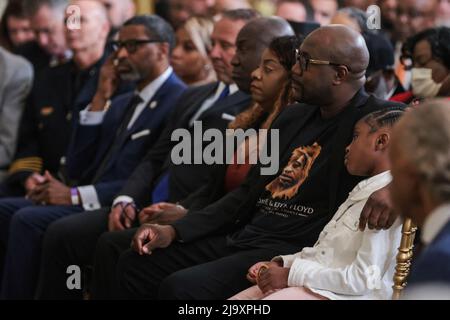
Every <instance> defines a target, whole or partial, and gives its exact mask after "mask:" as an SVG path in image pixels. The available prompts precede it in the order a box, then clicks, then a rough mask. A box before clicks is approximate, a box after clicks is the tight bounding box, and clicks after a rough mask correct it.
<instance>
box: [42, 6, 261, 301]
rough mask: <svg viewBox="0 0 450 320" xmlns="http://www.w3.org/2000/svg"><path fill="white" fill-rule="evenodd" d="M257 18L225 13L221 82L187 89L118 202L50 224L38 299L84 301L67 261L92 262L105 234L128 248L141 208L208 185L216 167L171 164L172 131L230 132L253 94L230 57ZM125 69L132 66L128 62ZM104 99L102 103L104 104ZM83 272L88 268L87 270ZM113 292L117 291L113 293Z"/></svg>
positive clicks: (216, 45) (220, 30) (216, 39)
mask: <svg viewBox="0 0 450 320" xmlns="http://www.w3.org/2000/svg"><path fill="white" fill-rule="evenodd" d="M257 16H258V14H257V13H256V12H255V11H254V10H249V9H243V10H231V11H227V12H225V13H224V14H223V16H222V18H221V19H219V20H218V21H217V22H216V23H215V26H214V31H213V34H212V43H213V48H212V50H211V52H210V57H211V60H212V61H213V65H214V69H215V71H216V73H217V75H218V78H219V82H216V83H212V84H206V85H202V86H196V87H192V88H189V89H188V90H186V92H185V93H184V94H183V96H182V97H180V99H179V102H178V103H177V106H176V107H175V108H176V109H175V110H174V112H173V115H172V116H171V118H170V121H169V122H168V124H167V127H166V128H165V130H164V132H163V133H162V134H161V136H160V137H159V139H158V142H156V143H155V145H154V146H153V147H152V148H149V149H148V153H147V155H146V156H145V157H144V159H143V160H142V161H141V163H140V164H139V166H138V167H137V168H136V170H135V171H134V172H133V174H132V175H131V176H130V178H129V179H128V181H127V183H126V184H125V186H124V187H123V189H122V190H120V192H119V193H118V196H117V197H116V198H115V199H114V202H113V205H112V206H108V207H105V208H102V209H100V210H97V211H95V212H86V213H81V214H79V215H74V216H70V217H67V218H63V219H61V220H59V221H56V222H55V223H54V224H52V225H51V226H50V227H49V229H48V230H47V232H46V235H45V238H44V245H43V257H42V268H41V270H42V272H41V275H40V281H39V282H40V285H39V289H38V294H37V297H38V298H39V299H80V298H81V297H82V290H68V289H67V287H66V285H65V283H66V280H65V279H66V277H67V275H66V268H67V266H66V264H67V263H66V261H69V260H70V261H72V262H71V263H73V262H74V261H76V264H78V265H80V266H85V265H92V263H93V256H94V252H95V248H96V243H97V240H98V239H99V238H100V236H101V235H102V234H103V233H105V232H106V233H107V234H108V235H110V236H112V237H119V238H120V241H119V242H118V248H119V247H120V248H122V247H123V242H125V243H126V244H125V248H127V247H128V246H129V243H130V239H131V236H132V233H130V232H129V231H130V228H132V227H135V226H136V223H138V213H139V210H138V208H144V207H146V206H148V205H151V204H152V203H153V202H155V203H157V202H161V201H167V200H170V201H173V202H174V203H175V202H177V201H180V200H182V199H184V198H186V197H188V196H189V195H190V194H192V193H194V192H195V191H196V190H198V189H199V188H200V187H202V186H203V185H204V184H206V183H207V181H208V178H209V176H210V175H211V172H212V171H213V170H215V166H211V165H207V164H202V165H194V164H192V165H189V164H185V165H174V164H172V163H171V157H170V153H171V150H172V148H173V147H174V146H175V145H176V144H177V142H176V141H172V133H173V131H174V130H176V129H185V130H188V131H189V132H190V133H191V134H192V135H194V130H195V127H194V125H193V124H194V122H195V121H201V123H202V127H203V128H204V129H205V130H206V129H211V128H214V129H215V130H221V131H223V132H225V129H226V128H227V127H228V124H229V122H230V117H233V116H235V115H236V114H238V113H240V112H242V111H243V110H245V109H246V108H248V107H249V106H250V97H249V95H248V94H246V93H245V92H242V91H240V90H239V88H238V87H237V85H236V84H235V83H234V82H233V78H232V71H233V66H232V62H231V61H232V59H233V56H234V55H235V52H236V45H235V43H236V37H237V35H238V33H239V31H240V30H241V29H242V27H243V26H244V25H246V24H247V23H248V22H249V21H251V20H253V19H254V18H255V17H257ZM138 39H144V38H138ZM120 40H121V41H119V42H117V43H114V45H115V46H116V47H124V48H126V47H128V50H131V51H133V50H134V49H136V48H137V47H142V46H148V45H150V46H151V45H152V44H151V43H150V44H143V43H137V42H127V41H123V39H120ZM138 50H139V49H138ZM255 51H256V50H255ZM258 51H259V50H258ZM261 51H262V49H261ZM259 54H261V53H259ZM258 60H259V58H255V59H254V60H253V61H252V64H253V66H255V65H256V64H257V61H258ZM119 66H120V62H119ZM123 68H124V70H125V69H129V70H130V68H127V67H126V65H124V66H123ZM255 68H256V67H255ZM251 71H253V69H252V70H251ZM132 75H133V72H129V75H127V77H130V76H132ZM248 79H250V74H248ZM248 86H249V85H248ZM104 102H105V101H104V100H103V101H101V102H100V103H99V106H102V105H103V104H104ZM195 143H202V144H203V143H204V142H203V141H198V142H197V141H196V142H195ZM192 156H194V153H193V154H192ZM192 159H193V158H192ZM108 231H111V232H108ZM118 231H121V232H118ZM131 232H133V233H134V231H131ZM124 236H125V237H124ZM84 270H86V269H84V268H83V271H84ZM111 285H112V284H111ZM83 289H86V288H85V287H84V288H83ZM106 290H108V289H106ZM102 294H103V293H102ZM109 294H110V295H112V294H113V291H112V290H111V292H110V293H109Z"/></svg>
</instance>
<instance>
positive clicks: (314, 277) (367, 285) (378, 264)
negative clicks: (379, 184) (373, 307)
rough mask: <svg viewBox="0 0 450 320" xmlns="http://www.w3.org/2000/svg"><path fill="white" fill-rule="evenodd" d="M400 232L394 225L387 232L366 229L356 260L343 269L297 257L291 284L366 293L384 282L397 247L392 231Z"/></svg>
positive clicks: (289, 280)
mask: <svg viewBox="0 0 450 320" xmlns="http://www.w3.org/2000/svg"><path fill="white" fill-rule="evenodd" d="M397 231H398V232H400V231H399V228H394V227H392V228H391V229H389V230H386V231H376V230H366V231H364V232H363V235H362V236H363V238H362V242H361V247H360V248H359V250H358V253H357V256H356V259H355V260H354V261H353V262H352V263H351V264H350V265H347V266H345V267H342V268H330V267H327V266H324V265H322V264H320V263H318V262H315V261H310V260H304V259H295V260H294V262H293V263H292V266H291V270H290V272H289V279H288V285H289V286H292V287H294V286H305V287H307V288H311V289H320V290H327V291H331V292H334V293H337V294H346V295H364V294H367V293H368V292H369V291H371V290H373V289H374V287H373V285H374V284H378V283H381V278H382V276H383V273H384V272H385V265H386V259H387V257H388V256H389V254H388V253H389V252H391V251H392V248H394V247H395V248H396V247H397V246H398V244H393V243H392V240H393V237H392V236H391V235H392V232H397ZM377 274H378V275H379V276H377ZM374 281H375V283H374ZM378 281H380V282H378ZM377 286H378V285H377Z"/></svg>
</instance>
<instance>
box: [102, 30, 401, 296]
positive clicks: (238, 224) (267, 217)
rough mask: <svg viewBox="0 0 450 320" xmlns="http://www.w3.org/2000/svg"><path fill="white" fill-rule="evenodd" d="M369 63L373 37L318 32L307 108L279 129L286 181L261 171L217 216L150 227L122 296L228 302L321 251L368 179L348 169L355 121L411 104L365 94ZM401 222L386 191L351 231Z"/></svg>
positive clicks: (305, 62) (306, 82)
mask: <svg viewBox="0 0 450 320" xmlns="http://www.w3.org/2000/svg"><path fill="white" fill-rule="evenodd" d="M368 62H369V53H368V50H367V46H366V44H365V41H364V38H363V37H362V36H361V35H360V34H359V33H357V32H356V31H354V30H352V29H350V28H348V27H346V26H341V25H331V26H327V27H322V28H320V29H317V30H316V31H314V32H312V33H311V34H310V35H309V36H308V37H307V38H306V39H305V40H304V42H303V44H302V45H301V47H300V48H299V53H298V63H297V64H296V65H295V66H294V68H293V70H292V73H293V75H292V80H293V86H292V88H293V91H294V97H295V98H296V100H297V101H299V102H300V104H296V105H292V106H290V107H288V108H286V109H285V111H284V112H283V113H282V114H281V115H280V116H279V117H278V118H277V120H276V121H275V122H274V124H273V126H272V129H278V130H279V147H280V149H279V150H280V164H281V166H280V171H279V173H277V174H275V175H272V176H260V175H259V173H260V168H258V166H256V167H255V168H254V169H253V170H252V171H251V172H250V173H249V175H248V176H247V179H246V181H245V182H244V183H243V184H242V185H241V186H240V187H239V188H237V189H236V190H234V191H233V192H231V193H229V194H228V195H226V196H225V197H224V198H222V199H221V200H220V201H218V202H216V203H214V204H212V205H210V206H208V207H207V208H204V209H202V210H198V211H193V212H189V214H187V215H186V216H184V217H183V218H182V219H180V220H178V221H176V222H175V223H172V224H171V225H166V226H161V225H144V226H142V227H141V228H140V229H139V230H138V232H137V233H136V235H135V237H134V240H133V244H132V249H130V250H128V251H126V252H124V253H122V254H121V255H120V257H119V259H118V262H117V268H116V270H115V271H116V273H115V275H116V276H117V277H118V278H117V279H118V282H117V285H118V287H119V291H120V297H126V298H140V299H142V298H146V299H169V300H173V299H182V300H189V299H226V298H229V297H230V296H232V295H233V294H235V293H237V292H239V291H240V290H242V289H244V288H248V287H249V286H250V284H249V283H248V281H247V280H246V278H245V275H246V274H247V271H248V269H249V267H251V266H252V265H253V264H254V263H256V262H259V261H270V260H271V259H272V258H273V257H275V256H278V255H280V254H281V255H283V254H291V253H293V252H295V250H299V249H301V248H303V247H305V246H312V245H313V244H314V243H315V242H316V240H317V238H318V235H319V233H320V232H321V231H322V230H323V228H324V226H325V224H326V223H327V222H328V221H329V220H330V218H331V216H332V213H333V212H335V210H336V209H337V208H338V207H339V205H340V204H341V203H342V202H343V201H344V199H345V198H346V197H347V196H348V193H349V191H350V190H351V189H352V188H354V187H355V186H356V184H357V183H358V182H359V181H360V180H361V177H354V176H350V175H349V174H348V173H347V172H346V170H345V167H344V156H345V148H346V146H347V145H348V144H349V143H350V141H351V139H352V129H353V126H354V124H355V122H356V121H358V119H360V118H361V117H363V116H364V115H366V114H368V113H370V112H373V111H375V110H379V109H383V108H387V107H390V106H392V107H393V106H401V105H399V104H395V103H390V102H386V101H382V100H379V99H377V98H375V97H373V96H368V95H367V94H366V93H365V91H364V88H363V87H364V83H365V73H366V68H367V66H368ZM269 139H270V138H269ZM268 143H269V142H268ZM312 146H315V147H316V148H317V150H318V154H317V157H316V158H315V160H314V161H313V163H311V165H310V166H309V167H308V169H307V170H308V171H307V172H306V176H307V178H306V179H305V180H304V181H303V182H302V183H301V185H299V188H298V190H297V191H296V193H295V194H292V195H291V196H290V197H289V198H285V197H283V198H276V197H273V196H272V195H271V193H270V190H269V189H270V188H269V186H270V184H271V182H272V181H274V180H276V179H277V178H279V175H280V174H282V173H283V170H282V168H283V167H284V166H286V165H287V164H288V162H289V159H290V158H291V155H292V154H293V153H295V152H296V151H297V150H298V149H299V148H307V147H312ZM395 218H396V217H395V215H393V214H392V211H391V210H390V206H389V199H388V195H387V192H386V190H383V191H381V192H378V193H377V194H373V195H372V196H371V199H370V200H369V201H368V202H367V205H366V207H365V208H364V209H363V212H362V215H361V220H360V224H359V226H358V225H351V226H349V228H352V229H358V227H359V228H361V229H364V228H366V226H367V225H368V226H369V227H370V228H377V229H380V228H384V227H386V228H387V227H389V226H390V225H392V223H393V222H394V221H395ZM99 245H100V242H99ZM183 257H189V259H184V258H183ZM326 258H327V257H326V256H324V259H326ZM99 264H103V263H102V262H100V261H99ZM283 267H284V266H282V265H278V266H273V265H271V266H270V269H274V270H270V273H271V274H272V275H273V278H271V279H270V282H268V283H266V284H267V285H268V288H269V290H276V289H281V288H284V287H286V286H288V279H285V278H281V281H280V278H279V277H277V276H276V275H278V276H280V275H283V276H284V275H285V274H286V272H285V271H286V270H281V271H280V269H283ZM105 268H106V266H105ZM99 270H100V269H99ZM102 270H103V271H104V269H102ZM272 271H273V273H272ZM277 271H278V272H277ZM272 280H273V281H272Z"/></svg>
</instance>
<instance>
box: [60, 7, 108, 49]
mask: <svg viewBox="0 0 450 320" xmlns="http://www.w3.org/2000/svg"><path fill="white" fill-rule="evenodd" d="M70 5H71V6H75V7H77V8H79V13H80V14H81V28H71V27H70V25H68V26H67V28H66V30H67V32H66V38H67V43H68V45H69V47H70V48H71V49H72V50H73V51H74V53H75V54H77V52H85V51H98V52H100V51H101V52H103V50H104V47H105V44H106V39H107V37H108V33H109V30H110V25H109V20H108V15H107V13H106V9H105V7H104V6H103V5H102V4H101V3H100V2H98V1H94V0H72V1H71V2H70ZM74 14H77V12H76V11H74V12H71V10H68V12H67V14H66V18H67V21H68V23H69V21H70V20H71V19H73V15H74Z"/></svg>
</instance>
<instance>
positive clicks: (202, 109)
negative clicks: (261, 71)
mask: <svg viewBox="0 0 450 320" xmlns="http://www.w3.org/2000/svg"><path fill="white" fill-rule="evenodd" d="M226 86H227V85H226V84H225V83H223V82H219V85H218V86H217V89H216V91H215V92H214V94H213V95H211V97H209V98H207V99H206V100H205V101H203V103H202V105H201V106H200V108H199V109H198V111H197V112H196V113H195V115H194V116H193V117H192V118H191V120H190V121H189V125H190V126H193V125H194V122H195V121H197V120H198V119H199V118H200V117H201V115H202V114H203V113H205V112H206V111H207V110H208V109H210V108H211V107H212V106H213V105H214V103H216V102H217V100H218V99H219V98H220V96H221V95H222V92H223V90H225V87H226ZM229 87H230V93H229V95H232V94H234V93H236V92H237V91H239V88H238V86H237V85H236V84H234V83H233V84H231V85H229ZM133 202H134V200H133V198H131V197H129V196H124V195H121V196H118V197H117V198H116V199H115V200H114V202H113V205H112V206H113V207H114V206H116V205H117V204H118V203H133Z"/></svg>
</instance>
